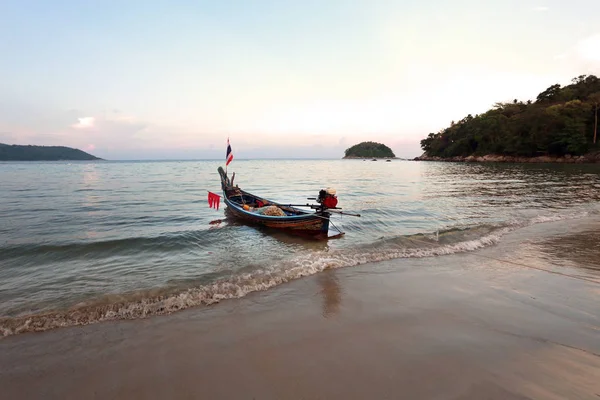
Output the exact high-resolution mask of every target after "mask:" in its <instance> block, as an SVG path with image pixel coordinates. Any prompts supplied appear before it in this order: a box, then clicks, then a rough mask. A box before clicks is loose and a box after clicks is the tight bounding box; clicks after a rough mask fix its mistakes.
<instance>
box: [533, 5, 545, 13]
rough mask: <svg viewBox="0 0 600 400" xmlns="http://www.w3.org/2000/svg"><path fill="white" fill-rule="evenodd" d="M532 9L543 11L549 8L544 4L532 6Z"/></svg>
mask: <svg viewBox="0 0 600 400" xmlns="http://www.w3.org/2000/svg"><path fill="white" fill-rule="evenodd" d="M532 10H533V11H537V12H544V11H548V10H549V8H548V7H546V6H538V7H533V8H532Z"/></svg>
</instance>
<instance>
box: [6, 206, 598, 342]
mask: <svg viewBox="0 0 600 400" xmlns="http://www.w3.org/2000/svg"><path fill="white" fill-rule="evenodd" d="M586 215H587V213H586V212H583V213H578V214H577V215H575V214H571V215H562V216H561V215H559V214H557V215H545V216H536V217H532V218H530V219H528V220H525V221H520V222H516V221H513V222H512V223H509V224H499V225H480V226H474V227H462V228H451V229H447V230H442V231H439V232H433V233H431V232H430V233H422V234H417V235H411V236H397V237H391V238H380V239H379V240H377V241H375V242H373V243H370V244H369V245H364V246H359V247H356V248H354V249H351V250H348V249H345V250H320V251H315V252H312V253H308V254H301V255H298V256H296V257H294V258H292V259H290V260H287V261H285V262H280V263H279V264H278V265H272V266H267V267H263V268H256V269H253V270H245V271H247V272H241V271H238V272H237V274H234V275H231V276H229V277H226V278H222V279H220V280H219V281H216V282H213V283H208V284H201V285H198V286H195V287H191V288H190V287H188V288H185V289H181V288H179V289H178V288H173V287H169V288H164V289H153V290H145V291H139V292H135V293H130V294H123V295H113V296H105V297H104V298H102V299H99V300H97V301H95V302H92V303H87V304H80V305H77V306H75V307H73V308H71V309H69V310H66V311H56V312H48V313H43V314H34V315H27V316H19V317H13V318H0V334H1V335H2V336H10V335H15V334H20V333H24V332H34V331H36V332H39V331H46V330H50V329H55V328H59V327H67V326H74V325H88V324H92V323H97V322H102V321H112V320H125V319H138V318H146V317H150V316H155V315H165V314H171V313H173V312H176V311H180V310H183V309H186V308H190V307H196V306H201V305H211V304H214V303H218V302H219V301H221V300H225V299H233V298H240V297H243V296H245V295H247V294H249V293H252V292H256V291H263V290H267V289H270V288H273V287H275V286H278V285H280V284H283V283H286V282H290V281H292V280H295V279H298V278H302V277H305V276H309V275H314V274H316V273H319V272H321V271H323V270H326V269H335V268H344V267H352V266H357V265H361V264H366V263H373V262H379V261H386V260H392V259H398V258H422V257H435V256H444V255H450V254H456V253H464V252H471V251H475V250H479V249H482V248H484V247H488V246H492V245H494V244H496V243H498V242H499V241H500V240H501V238H502V236H503V235H505V234H507V233H509V232H511V231H513V230H515V229H518V228H519V227H523V226H528V225H533V224H539V223H544V222H551V221H558V220H561V219H567V218H569V219H572V218H581V217H584V216H586Z"/></svg>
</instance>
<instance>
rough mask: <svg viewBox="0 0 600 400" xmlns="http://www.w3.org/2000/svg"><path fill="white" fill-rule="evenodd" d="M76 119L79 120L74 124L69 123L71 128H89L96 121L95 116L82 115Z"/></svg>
mask: <svg viewBox="0 0 600 400" xmlns="http://www.w3.org/2000/svg"><path fill="white" fill-rule="evenodd" d="M77 120H78V121H79V122H77V123H76V124H73V125H71V127H72V128H75V129H90V128H93V127H94V124H95V122H96V118H94V117H82V118H77Z"/></svg>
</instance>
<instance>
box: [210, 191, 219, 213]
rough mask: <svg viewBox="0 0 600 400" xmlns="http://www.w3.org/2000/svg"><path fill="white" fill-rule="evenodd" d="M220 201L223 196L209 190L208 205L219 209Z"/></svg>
mask: <svg viewBox="0 0 600 400" xmlns="http://www.w3.org/2000/svg"><path fill="white" fill-rule="evenodd" d="M220 201H221V196H219V195H218V194H216V193H213V192H208V206H209V207H210V208H216V209H217V210H218V209H219V203H220Z"/></svg>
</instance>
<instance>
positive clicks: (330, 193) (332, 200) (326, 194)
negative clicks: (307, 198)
mask: <svg viewBox="0 0 600 400" xmlns="http://www.w3.org/2000/svg"><path fill="white" fill-rule="evenodd" d="M317 202H318V203H320V204H321V205H323V207H325V208H335V206H337V203H338V200H337V197H336V196H335V189H331V188H327V189H321V190H320V191H319V197H318V198H317Z"/></svg>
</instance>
